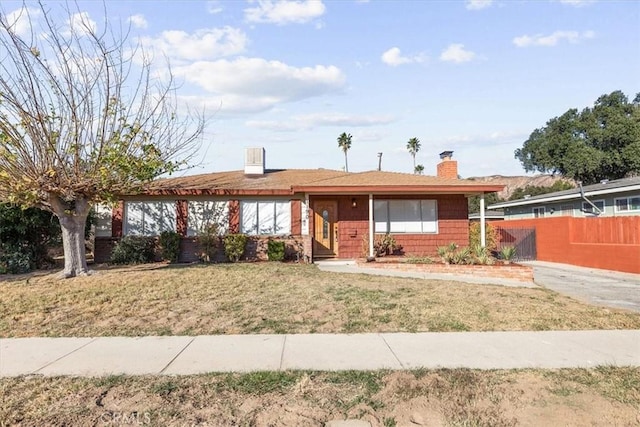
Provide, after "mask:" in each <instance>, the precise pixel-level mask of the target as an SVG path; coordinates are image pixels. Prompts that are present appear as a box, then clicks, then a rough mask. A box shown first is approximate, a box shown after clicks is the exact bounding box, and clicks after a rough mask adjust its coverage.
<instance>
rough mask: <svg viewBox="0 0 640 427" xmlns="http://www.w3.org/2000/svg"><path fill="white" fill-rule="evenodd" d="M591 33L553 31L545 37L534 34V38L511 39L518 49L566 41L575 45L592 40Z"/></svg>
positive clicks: (553, 44) (525, 36)
mask: <svg viewBox="0 0 640 427" xmlns="http://www.w3.org/2000/svg"><path fill="white" fill-rule="evenodd" d="M595 35H596V34H595V33H594V32H593V31H583V32H582V33H580V32H579V31H555V32H553V33H552V34H549V35H547V36H544V35H541V34H536V35H535V36H528V35H524V36H520V37H515V38H514V39H513V44H514V45H516V46H518V47H529V46H555V45H557V44H558V43H559V42H561V41H563V40H566V41H567V42H569V43H572V44H576V43H580V42H581V41H582V40H587V39H592V38H594V37H595Z"/></svg>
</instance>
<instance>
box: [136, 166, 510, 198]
mask: <svg viewBox="0 0 640 427" xmlns="http://www.w3.org/2000/svg"><path fill="white" fill-rule="evenodd" d="M503 187H504V186H502V185H495V184H487V183H479V182H477V181H472V180H464V179H445V178H438V177H434V176H424V175H413V174H406V173H397V172H383V171H368V172H357V173H350V172H343V171H336V170H330V169H267V170H265V173H264V174H263V175H246V174H245V173H244V171H242V170H239V171H231V172H215V173H208V174H201V175H192V176H184V177H177V178H165V179H159V180H157V181H154V182H152V183H150V184H149V185H148V186H147V187H146V190H145V191H144V193H146V194H151V195H290V194H293V193H296V192H306V193H313V194H320V193H325V194H340V193H348V194H353V193H358V192H361V193H362V192H378V193H380V192H395V193H415V192H421V193H425V192H429V193H467V194H478V193H488V192H493V191H500V190H502V188H503Z"/></svg>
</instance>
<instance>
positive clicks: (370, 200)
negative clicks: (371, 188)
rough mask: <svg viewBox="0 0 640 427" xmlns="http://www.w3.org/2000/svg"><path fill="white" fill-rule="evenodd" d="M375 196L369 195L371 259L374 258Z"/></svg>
mask: <svg viewBox="0 0 640 427" xmlns="http://www.w3.org/2000/svg"><path fill="white" fill-rule="evenodd" d="M373 234H374V233H373V194H369V257H370V258H373V239H374V235H373Z"/></svg>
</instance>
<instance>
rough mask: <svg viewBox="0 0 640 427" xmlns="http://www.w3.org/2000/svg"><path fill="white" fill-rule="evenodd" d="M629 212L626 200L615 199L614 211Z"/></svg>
mask: <svg viewBox="0 0 640 427" xmlns="http://www.w3.org/2000/svg"><path fill="white" fill-rule="evenodd" d="M627 210H629V206H628V205H627V199H616V211H618V212H622V211H627Z"/></svg>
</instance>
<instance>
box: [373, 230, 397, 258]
mask: <svg viewBox="0 0 640 427" xmlns="http://www.w3.org/2000/svg"><path fill="white" fill-rule="evenodd" d="M397 248H398V244H397V243H396V239H395V238H394V237H393V236H392V235H391V234H388V233H387V234H385V235H384V236H382V237H380V236H376V238H375V240H374V242H373V250H374V252H375V254H376V256H380V257H382V256H385V255H389V254H391V253H393V251H395V250H396V249H397Z"/></svg>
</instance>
